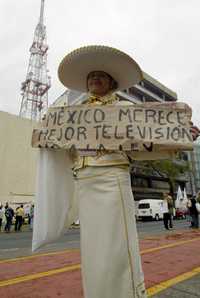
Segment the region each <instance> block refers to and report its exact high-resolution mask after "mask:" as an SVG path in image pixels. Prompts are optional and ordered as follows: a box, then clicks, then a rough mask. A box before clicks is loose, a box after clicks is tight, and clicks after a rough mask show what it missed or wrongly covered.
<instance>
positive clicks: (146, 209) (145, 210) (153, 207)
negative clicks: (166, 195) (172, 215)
mask: <svg viewBox="0 0 200 298" xmlns="http://www.w3.org/2000/svg"><path fill="white" fill-rule="evenodd" d="M162 205H163V200H156V199H145V200H140V201H139V204H138V210H137V218H138V219H148V218H149V219H155V220H159V219H163V212H162Z"/></svg>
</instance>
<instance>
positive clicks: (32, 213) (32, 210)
mask: <svg viewBox="0 0 200 298" xmlns="http://www.w3.org/2000/svg"><path fill="white" fill-rule="evenodd" d="M33 219H34V204H32V205H31V208H30V229H31V230H32V229H33Z"/></svg>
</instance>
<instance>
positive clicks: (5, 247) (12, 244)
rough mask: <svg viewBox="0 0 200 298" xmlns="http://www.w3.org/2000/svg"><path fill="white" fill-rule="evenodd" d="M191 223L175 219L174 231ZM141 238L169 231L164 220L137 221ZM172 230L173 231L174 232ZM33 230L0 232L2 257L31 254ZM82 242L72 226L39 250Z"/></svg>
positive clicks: (57, 249) (0, 252)
mask: <svg viewBox="0 0 200 298" xmlns="http://www.w3.org/2000/svg"><path fill="white" fill-rule="evenodd" d="M188 226H189V223H188V222H187V220H174V229H173V230H172V231H179V230H184V229H187V228H188ZM137 228H138V234H139V238H140V239H142V238H146V237H151V236H155V235H162V234H166V233H169V231H166V230H165V229H164V227H163V222H162V221H158V222H156V221H145V222H142V221H139V222H137ZM172 231H171V232H172ZM31 241H32V232H31V231H30V230H29V227H28V226H26V225H24V226H23V229H22V232H19V233H15V232H12V233H10V234H6V233H1V234H0V259H8V258H14V257H19V256H27V255H30V254H31ZM79 244H80V230H79V228H72V229H70V230H69V231H66V232H65V234H64V235H63V236H62V237H61V238H60V239H58V241H56V242H55V243H51V244H49V245H46V246H45V247H43V248H42V249H40V250H39V251H38V252H50V251H59V250H64V249H72V248H79Z"/></svg>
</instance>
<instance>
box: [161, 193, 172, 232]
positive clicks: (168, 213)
mask: <svg viewBox="0 0 200 298" xmlns="http://www.w3.org/2000/svg"><path fill="white" fill-rule="evenodd" d="M162 212H163V223H164V227H165V229H166V230H169V228H172V227H173V226H172V216H173V200H172V197H171V196H169V194H168V193H164V194H163V205H162Z"/></svg>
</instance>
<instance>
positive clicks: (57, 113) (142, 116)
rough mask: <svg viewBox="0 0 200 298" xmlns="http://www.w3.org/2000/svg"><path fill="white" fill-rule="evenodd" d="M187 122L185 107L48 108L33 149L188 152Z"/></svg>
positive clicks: (33, 137)
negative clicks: (146, 148)
mask: <svg viewBox="0 0 200 298" xmlns="http://www.w3.org/2000/svg"><path fill="white" fill-rule="evenodd" d="M190 120H191V109H190V108H189V106H188V105H186V104H184V103H170V104H168V103H166V104H160V103H157V104H156V103H146V104H140V105H127V106H124V105H123V106H120V105H115V106H114V105H106V106H103V105H102V106H100V105H98V106H97V105H96V106H89V105H79V106H62V107H51V108H49V110H48V112H47V114H46V115H45V118H44V119H43V121H42V123H41V127H40V128H36V129H34V131H33V135H32V146H33V147H39V148H65V149H69V148H72V147H76V148H77V149H80V150H101V149H106V150H124V151H129V150H140V149H139V148H140V147H141V144H154V145H159V147H160V148H163V149H164V150H165V149H169V148H171V149H173V150H174V149H182V150H190V149H192V137H191V133H190Z"/></svg>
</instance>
